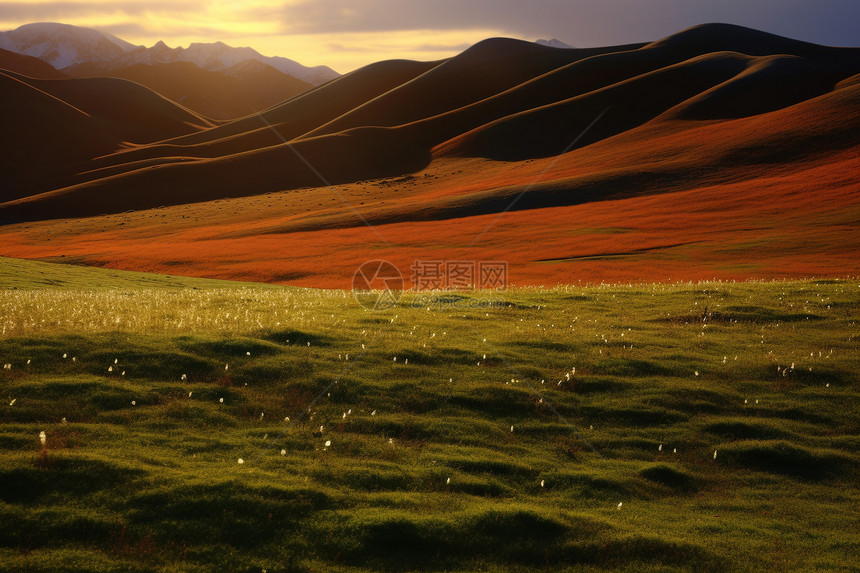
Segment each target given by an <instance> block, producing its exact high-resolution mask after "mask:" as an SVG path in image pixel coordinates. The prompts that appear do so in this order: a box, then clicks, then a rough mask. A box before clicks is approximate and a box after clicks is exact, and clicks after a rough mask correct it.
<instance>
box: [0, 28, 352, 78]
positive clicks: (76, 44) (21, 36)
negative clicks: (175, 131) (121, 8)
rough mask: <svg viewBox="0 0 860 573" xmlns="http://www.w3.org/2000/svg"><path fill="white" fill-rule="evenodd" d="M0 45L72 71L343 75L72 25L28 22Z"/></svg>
mask: <svg viewBox="0 0 860 573" xmlns="http://www.w3.org/2000/svg"><path fill="white" fill-rule="evenodd" d="M0 48H3V49H6V50H9V51H12V52H16V53H19V54H26V55H28V56H35V57H37V58H39V59H41V60H44V61H46V62H48V63H49V64H51V65H52V66H54V67H55V68H57V69H59V70H65V71H67V72H69V73H71V74H72V75H74V74H75V70H76V69H83V70H86V71H87V73H92V72H93V71H99V72H105V73H106V72H109V71H110V70H112V69H116V68H121V67H127V66H131V65H134V64H167V63H171V62H192V63H194V64H197V65H198V66H199V67H201V68H203V69H204V70H210V71H222V70H226V69H228V68H232V67H233V66H235V65H236V64H239V63H241V62H244V61H246V60H256V61H259V62H263V63H265V64H268V65H270V66H272V67H273V68H275V69H277V70H279V71H281V72H283V73H285V74H287V75H289V76H292V77H294V78H297V79H299V80H302V81H305V82H308V83H311V84H313V85H319V84H321V83H325V82H327V81H329V80H331V79H334V78H336V77H338V75H339V74H338V73H337V72H335V71H334V70H332V69H331V68H329V67H327V66H316V67H307V66H303V65H301V64H300V63H298V62H295V61H293V60H290V59H287V58H282V57H278V56H275V57H267V56H263V55H262V54H260V53H259V52H257V51H256V50H254V49H251V48H234V47H232V46H228V45H227V44H225V43H223V42H214V43H194V44H191V45H190V46H188V47H187V48H182V47H177V48H171V47H169V46H167V44H165V43H164V42H158V43H156V44H155V45H154V46H152V47H151V48H146V47H144V46H135V45H133V44H130V43H129V42H126V41H125V40H121V39H120V38H117V37H116V36H113V35H111V34H108V33H106V32H101V31H99V30H92V29H90V28H80V27H77V26H70V25H68V24H55V23H39V24H27V25H24V26H21V27H20V28H18V29H16V30H12V31H10V32H0Z"/></svg>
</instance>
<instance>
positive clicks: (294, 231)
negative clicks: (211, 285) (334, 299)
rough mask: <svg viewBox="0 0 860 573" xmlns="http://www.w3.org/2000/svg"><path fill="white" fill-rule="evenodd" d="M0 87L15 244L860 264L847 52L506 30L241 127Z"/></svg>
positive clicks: (328, 278) (524, 274) (405, 264)
mask: <svg viewBox="0 0 860 573" xmlns="http://www.w3.org/2000/svg"><path fill="white" fill-rule="evenodd" d="M175 64H176V62H173V63H172V65H175ZM0 84H2V86H0V90H2V91H0V93H3V94H4V99H5V102H4V105H3V106H2V108H0V112H2V114H3V116H2V117H0V121H2V122H3V125H4V126H7V129H5V130H4V131H3V133H2V134H0V144H2V145H3V148H4V149H7V150H9V153H7V154H4V157H3V158H2V159H1V160H0V161H2V162H3V163H2V166H0V167H2V169H0V173H2V175H0V177H2V182H0V183H2V186H0V221H2V222H4V223H5V225H4V226H2V227H0V244H2V245H3V246H2V247H0V255H9V256H23V257H31V258H44V259H48V260H51V259H52V258H55V257H56V258H59V257H61V256H62V257H63V258H64V259H65V260H66V261H74V262H82V263H86V264H95V265H101V266H114V267H118V268H130V269H136V270H151V271H158V272H171V273H181V274H192V275H198V276H211V277H218V278H233V279H252V280H265V281H273V282H286V283H291V284H307V285H314V286H337V287H345V286H348V280H349V278H350V277H351V276H352V273H353V272H354V270H355V269H356V268H357V267H358V266H359V265H360V264H361V262H363V261H365V260H367V259H368V258H369V257H370V258H384V259H386V260H390V261H392V262H393V263H395V264H396V265H397V266H399V267H400V268H402V269H409V268H410V266H411V264H412V263H413V262H414V261H415V260H416V259H420V258H426V259H433V260H445V259H449V260H504V261H506V262H508V264H509V265H510V268H511V269H512V270H511V273H512V275H513V280H514V282H516V283H517V284H524V283H528V284H536V283H542V284H546V283H549V284H554V283H555V282H566V283H570V282H573V281H576V280H585V281H589V280H624V281H630V280H648V281H652V280H668V279H674V280H677V279H679V278H683V279H702V278H715V277H717V278H750V277H775V276H809V275H810V274H825V275H826V274H829V275H833V274H839V273H846V272H848V273H850V272H860V263H858V261H860V257H857V254H858V253H860V233H858V232H857V231H858V228H860V217H858V215H857V214H858V213H860V183H858V180H857V177H856V173H858V172H860V138H858V135H857V134H858V133H860V129H858V128H860V50H858V49H856V48H831V47H826V46H819V45H814V44H808V43H804V42H800V41H795V40H791V39H789V38H783V37H779V36H774V35H772V34H768V33H765V32H760V31H756V30H751V29H747V28H742V27H738V26H732V25H726V24H709V25H703V26H697V27H694V28H691V29H688V30H684V31H681V32H679V33H677V34H674V35H672V36H669V37H666V38H663V39H660V40H656V41H653V42H648V43H641V44H632V45H623V46H608V47H599V48H580V49H567V48H554V47H549V46H545V45H540V44H537V43H531V42H524V41H519V40H512V39H506V38H492V39H488V40H485V41H482V42H479V43H478V44H476V45H474V46H472V47H471V48H469V49H467V50H466V51H464V52H462V53H461V54H459V55H457V56H454V57H452V58H447V59H444V60H440V61H434V62H414V61H406V60H392V61H385V62H378V63H375V64H371V65H369V66H366V67H364V68H361V69H358V70H355V71H353V72H350V73H348V74H345V75H343V76H340V77H338V78H335V79H333V80H331V81H329V82H327V83H325V84H323V85H319V86H317V87H315V88H313V89H310V90H307V91H304V92H302V93H301V94H299V95H296V96H294V97H292V98H290V99H287V100H286V101H283V102H281V103H279V104H278V105H274V106H272V107H269V108H268V109H265V110H262V111H260V112H259V113H253V114H250V115H247V116H245V117H241V118H238V119H235V120H233V121H227V122H216V121H212V120H211V119H210V118H207V117H204V116H203V115H201V114H196V113H194V112H192V111H190V110H189V109H188V108H187V107H185V106H183V105H180V104H178V103H177V102H175V101H172V100H171V99H170V98H169V97H164V94H158V93H155V92H154V91H152V90H149V89H147V88H145V87H143V86H142V85H140V84H139V83H133V82H129V81H126V80H123V79H119V78H74V79H38V80H37V79H34V78H32V77H28V76H26V75H22V74H15V73H12V72H4V73H2V74H0ZM21 110H26V113H21ZM46 236H50V238H51V240H50V242H46V241H44V240H40V237H41V238H42V239H43V238H44V237H46Z"/></svg>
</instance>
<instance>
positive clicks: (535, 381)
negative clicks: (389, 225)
mask: <svg viewBox="0 0 860 573" xmlns="http://www.w3.org/2000/svg"><path fill="white" fill-rule="evenodd" d="M858 320H860V281H857V280H807V281H796V282H763V283H762V282H749V283H719V282H712V283H695V284H690V283H685V284H672V285H644V286H643V285H639V286H635V285H634V286H619V285H603V286H593V287H580V286H576V287H574V286H559V287H554V288H529V289H516V290H511V291H507V292H499V293H480V292H458V293H450V292H449V293H436V294H435V295H427V294H421V295H415V294H412V293H404V294H403V296H402V298H401V299H400V300H399V302H398V303H397V305H396V306H394V307H393V308H390V309H387V310H383V311H374V310H367V309H365V308H363V307H362V306H361V305H360V304H358V303H357V302H356V300H355V298H354V297H353V295H352V293H350V292H343V291H321V290H312V289H298V288H288V287H273V286H268V285H253V284H243V283H225V282H220V281H207V280H197V279H187V278H177V277H165V276H162V275H146V274H138V273H125V272H119V271H108V270H101V269H90V268H82V267H75V266H60V265H52V264H47V263H34V262H24V261H15V260H10V259H0V364H2V365H3V369H2V370H0V460H2V463H0V570H3V571H52V572H56V571H201V572H203V571H223V572H228V571H241V572H261V571H267V572H269V573H272V572H280V571H292V572H298V571H344V572H366V571H392V572H393V571H440V572H441V571H449V572H455V571H456V572H467V571H488V572H518V571H522V572H526V571H529V572H531V571H603V570H611V571H655V572H656V571H661V572H668V571H688V570H696V571H699V572H704V571H760V570H763V569H768V570H778V571H824V570H826V571H846V572H847V571H856V568H857V566H858V555H860V487H858V484H860V470H858V463H860V409H858V401H857V396H858V390H860V376H858V372H860V347H858V339H857V336H858V326H857V323H858ZM41 432H44V434H43V435H42V437H40V433H41Z"/></svg>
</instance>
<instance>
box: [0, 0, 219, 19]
mask: <svg viewBox="0 0 860 573" xmlns="http://www.w3.org/2000/svg"><path fill="white" fill-rule="evenodd" d="M204 6H205V3H203V2H197V1H175V2H174V1H169V0H154V1H151V2H137V1H134V2H128V1H126V2H122V1H120V2H110V3H105V2H0V14H2V17H0V19H2V20H3V21H5V22H11V21H21V22H57V21H64V20H67V19H75V20H80V19H81V18H86V17H103V16H106V15H117V14H123V15H126V16H144V15H147V14H153V13H171V12H172V13H176V14H182V13H187V12H189V11H195V10H199V9H201V8H202V7H204Z"/></svg>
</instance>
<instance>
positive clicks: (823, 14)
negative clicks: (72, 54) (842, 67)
mask: <svg viewBox="0 0 860 573" xmlns="http://www.w3.org/2000/svg"><path fill="white" fill-rule="evenodd" d="M715 4H719V5H718V6H714V5H712V3H710V2H707V1H706V0H653V1H652V2H649V3H647V4H646V3H645V2H634V3H631V2H629V1H628V0H538V1H536V2H531V3H525V2H518V1H516V0H471V1H469V0H467V1H465V2H464V1H462V0H438V1H436V2H434V3H433V4H432V5H431V4H428V3H424V2H417V1H415V0H365V1H363V2H362V3H361V4H355V3H352V2H349V1H348V0H282V1H280V2H277V3H274V4H273V3H271V2H265V1H261V0H215V1H214V2H204V1H203V0H173V1H170V2H168V1H166V0H151V1H143V0H118V1H113V2H108V1H105V0H92V1H79V0H55V1H40V0H12V1H8V2H0V30H12V29H15V28H17V27H19V26H21V25H23V24H28V23H33V22H61V23H64V24H71V25H75V26H81V27H86V28H96V29H99V30H103V31H106V32H110V33H112V34H114V35H116V36H118V37H119V38H122V39H123V40H126V41H128V42H131V43H133V44H137V45H145V46H152V45H153V44H155V43H156V42H158V41H163V42H165V43H166V44H167V45H169V46H171V47H176V46H188V44H190V43H193V42H215V41H222V42H224V43H226V44H229V45H231V46H235V47H243V46H247V47H251V48H253V49H255V50H257V51H258V52H260V53H262V54H264V55H266V56H283V57H286V58H290V59H292V60H296V61H298V62H300V63H301V64H304V65H306V66H316V65H326V66H329V67H331V68H333V69H334V70H336V71H338V72H340V73H345V72H348V71H351V70H353V69H356V68H358V67H361V66H363V65H367V64H370V63H373V62H375V61H379V60H385V59H393V58H406V59H415V60H437V59H442V58H446V57H450V56H452V55H455V54H457V53H459V52H461V51H462V50H464V49H465V48H466V47H468V46H470V45H472V44H474V43H476V42H478V41H480V40H482V39H485V38H488V37H493V36H506V37H511V38H519V39H523V40H530V41H534V40H537V39H538V38H546V39H550V38H558V39H559V40H561V41H563V42H565V43H568V44H571V45H574V46H579V47H590V46H597V45H608V44H625V43H633V42H644V41H652V40H657V39H659V38H662V37H665V36H667V35H670V34H673V33H675V32H677V31H679V30H682V29H684V28H687V27H690V26H693V25H696V24H701V23H704V22H717V21H719V22H729V23H734V24H739V25H743V26H749V27H752V28H758V29H760V30H764V31H768V32H773V33H776V34H780V35H784V36H789V37H793V38H796V39H800V40H806V41H811V42H817V43H823V44H830V45H858V44H860V38H858V34H857V32H856V30H855V29H853V27H852V26H853V23H854V22H856V21H857V20H858V19H860V4H857V3H856V2H852V1H851V0H823V1H821V2H816V3H812V2H809V3H805V4H804V5H801V4H800V3H792V4H791V5H786V4H785V3H782V2H780V0H759V1H758V2H756V3H749V2H743V1H741V0H726V2H721V3H715Z"/></svg>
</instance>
